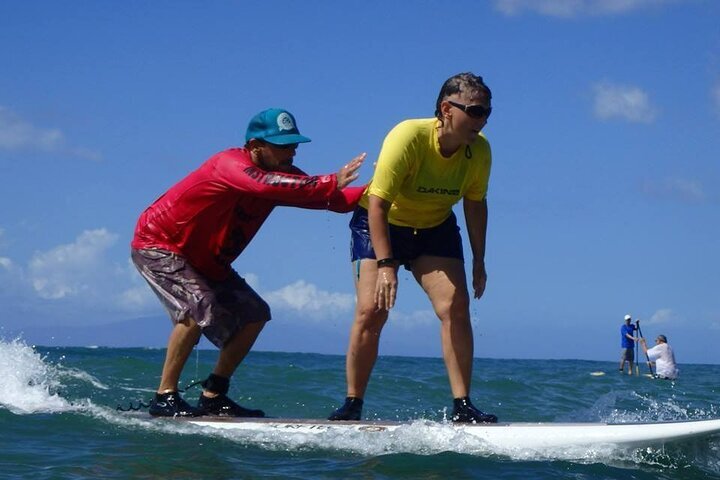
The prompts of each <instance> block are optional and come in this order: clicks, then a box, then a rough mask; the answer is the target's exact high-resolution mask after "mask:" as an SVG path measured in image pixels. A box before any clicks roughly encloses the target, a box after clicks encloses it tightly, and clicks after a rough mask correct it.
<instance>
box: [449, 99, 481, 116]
mask: <svg viewBox="0 0 720 480" xmlns="http://www.w3.org/2000/svg"><path fill="white" fill-rule="evenodd" d="M447 102H448V103H449V104H450V105H452V106H453V107H457V108H459V109H460V110H462V111H463V112H465V113H467V114H468V115H469V116H471V117H472V118H487V117H489V116H490V114H491V113H492V107H485V106H483V105H463V104H462V103H457V102H453V101H452V100H448V101H447Z"/></svg>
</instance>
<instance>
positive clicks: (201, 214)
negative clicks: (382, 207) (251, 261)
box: [131, 148, 365, 281]
mask: <svg viewBox="0 0 720 480" xmlns="http://www.w3.org/2000/svg"><path fill="white" fill-rule="evenodd" d="M292 169H293V170H294V172H293V173H292V174H287V173H279V172H268V171H266V170H262V169H261V168H258V167H257V166H256V165H255V164H254V163H253V162H252V160H251V157H250V153H249V152H248V151H247V150H245V149H244V148H231V149H229V150H225V151H223V152H220V153H218V154H216V155H214V156H213V157H211V158H210V159H209V160H207V161H206V162H205V163H203V164H202V165H201V166H200V168H198V169H197V170H195V171H194V172H192V173H190V174H189V175H188V176H187V177H185V178H184V179H182V180H181V181H180V182H178V183H177V184H176V185H174V186H173V187H171V188H170V190H168V191H167V192H165V194H164V195H162V196H161V197H160V198H158V199H157V200H155V202H154V203H153V204H152V205H150V206H149V207H148V208H147V209H146V210H145V211H144V212H143V213H142V215H141V216H140V219H139V220H138V223H137V226H136V227H135V236H134V238H133V240H132V243H131V246H132V248H135V249H146V248H160V249H164V250H169V251H171V252H174V253H177V254H179V255H182V256H183V257H185V258H186V259H187V260H188V262H190V264H191V265H192V266H193V267H195V268H196V269H197V270H198V271H199V272H201V273H202V274H204V275H206V276H207V277H208V278H210V279H212V280H217V281H220V280H223V279H225V278H226V277H227V276H228V274H229V273H230V271H231V266H230V264H231V263H232V262H233V261H234V260H235V259H236V258H237V257H238V256H239V255H240V254H241V253H242V251H243V250H245V247H247V245H248V244H249V243H250V241H251V240H252V238H253V237H254V236H255V234H256V233H257V231H258V230H259V229H260V227H261V226H262V224H263V222H264V221H265V219H266V218H267V217H268V215H270V212H272V210H273V208H275V207H276V206H278V205H287V206H294V207H302V208H313V209H328V210H332V211H334V212H350V211H352V210H353V209H354V208H355V205H356V204H357V202H358V200H359V199H360V196H361V195H362V193H363V190H364V188H365V187H349V188H345V189H343V190H338V189H337V177H336V175H335V174H331V175H318V176H308V175H307V174H306V173H304V172H303V171H302V170H300V169H298V168H296V167H292Z"/></svg>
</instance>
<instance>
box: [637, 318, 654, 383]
mask: <svg viewBox="0 0 720 480" xmlns="http://www.w3.org/2000/svg"><path fill="white" fill-rule="evenodd" d="M635 325H636V327H637V331H638V335H639V336H640V338H643V334H642V330H641V329H640V320H637V321H635ZM638 343H639V342H638ZM643 351H644V352H645V359H646V360H647V365H648V368H649V369H650V375H652V376H653V377H655V372H653V369H652V363H650V357H649V356H648V354H647V350H645V349H644V348H643Z"/></svg>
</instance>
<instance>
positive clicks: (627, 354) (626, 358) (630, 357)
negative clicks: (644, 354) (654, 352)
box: [620, 348, 635, 362]
mask: <svg viewBox="0 0 720 480" xmlns="http://www.w3.org/2000/svg"><path fill="white" fill-rule="evenodd" d="M620 361H621V362H634V361H635V349H634V348H623V349H622V351H621V352H620Z"/></svg>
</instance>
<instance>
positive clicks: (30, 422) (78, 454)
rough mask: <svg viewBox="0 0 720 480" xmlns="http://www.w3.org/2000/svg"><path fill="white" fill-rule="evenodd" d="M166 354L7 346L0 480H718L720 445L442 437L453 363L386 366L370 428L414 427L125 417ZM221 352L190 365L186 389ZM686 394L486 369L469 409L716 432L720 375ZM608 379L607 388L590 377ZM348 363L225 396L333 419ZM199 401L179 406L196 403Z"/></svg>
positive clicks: (602, 365)
mask: <svg viewBox="0 0 720 480" xmlns="http://www.w3.org/2000/svg"><path fill="white" fill-rule="evenodd" d="M163 358H164V350H158V349H139V348H138V349H114V348H55V347H53V348H45V347H42V346H30V345H27V344H25V343H24V342H23V341H21V340H0V379H2V385H1V386H2V388H0V479H9V478H12V479H15V478H32V479H33V480H40V479H98V478H112V479H131V478H132V479H155V478H158V479H159V478H162V479H211V478H212V479H220V478H222V479H246V478H247V479H253V478H278V479H310V478H333V479H336V478H337V479H341V478H342V479H345V478H358V479H399V478H402V479H450V478H453V479H462V478H469V479H473V478H478V479H565V478H568V479H583V480H589V479H625V478H627V479H658V478H659V479H710V478H719V479H720V437H709V438H706V439H703V440H693V441H688V442H683V443H678V444H672V445H666V446H664V447H656V448H650V449H647V448H644V449H620V448H610V447H608V448H603V449H591V450H589V449H583V448H574V449H547V450H542V451H527V450H521V449H518V450H513V449H510V450H505V451H497V450H493V448H491V447H490V446H488V445H486V444H483V442H482V441H480V440H476V439H473V438H465V437H464V436H463V435H460V434H457V433H456V432H454V431H453V429H452V427H450V426H448V427H447V428H445V429H442V428H441V429H438V428H434V429H428V428H427V426H426V423H425V422H424V421H433V422H443V421H444V420H445V419H446V417H447V415H448V414H449V408H450V404H451V400H450V397H449V387H448V385H447V378H446V375H445V370H444V366H443V363H442V361H441V360H440V359H434V358H411V357H381V358H380V359H379V360H378V363H377V365H376V368H375V372H374V376H373V378H372V381H371V385H370V388H369V390H368V394H367V397H366V407H365V412H364V413H365V417H366V418H374V419H386V420H389V419H392V420H395V419H399V420H419V419H423V420H424V421H418V422H415V423H413V424H412V425H411V426H410V427H409V428H407V429H404V431H403V433H402V435H397V434H392V433H389V432H381V433H367V432H359V433H356V434H339V433H335V432H324V433H321V434H314V435H303V434H295V433H288V432H277V431H271V430H268V431H267V432H262V431H261V432H244V433H238V432H222V431H215V430H212V429H207V428H201V427H195V426H192V425H185V424H181V423H175V422H171V421H164V420H153V419H151V418H149V417H148V416H145V415H141V414H139V413H125V412H119V411H117V410H116V406H117V405H124V406H127V405H128V404H129V403H130V402H133V403H135V404H137V402H138V401H139V400H144V401H147V400H148V399H149V398H150V397H151V395H152V393H153V391H154V389H155V387H156V384H157V381H158V377H159V373H160V368H161V365H162V361H163ZM216 358H217V352H216V351H213V350H201V351H197V352H195V353H194V354H193V355H192V357H191V359H190V361H189V362H188V365H187V367H186V369H185V372H184V376H183V379H182V381H183V384H188V383H190V382H192V381H194V380H196V379H201V378H204V377H205V376H206V375H207V374H208V373H209V371H210V370H211V368H212V366H213V364H214V361H215V359H216ZM681 368H682V370H681V378H680V379H679V380H678V381H676V382H669V381H659V380H652V379H649V378H647V377H645V376H632V377H630V376H627V375H621V374H620V373H619V372H618V371H617V365H616V364H615V362H591V361H579V360H552V361H551V360H497V359H482V358H479V359H476V360H475V370H474V378H473V399H474V401H475V403H476V404H477V405H478V406H479V407H481V408H483V409H485V410H487V411H490V412H493V413H495V414H497V415H498V416H499V417H500V420H501V421H513V422H539V421H542V422H566V421H581V422H596V421H607V422H615V423H626V422H636V421H667V420H686V419H707V418H718V417H720V397H719V396H718V385H720V366H717V365H682V366H681ZM593 372H605V374H604V375H591V373H593ZM344 390H345V382H344V357H342V356H332V355H314V354H297V353H270V352H252V353H251V354H250V355H249V356H248V358H247V359H246V361H245V362H244V364H243V365H242V366H241V367H240V369H239V370H238V372H237V373H236V375H235V377H234V379H233V382H232V384H231V394H232V396H233V397H234V398H236V399H237V400H238V401H239V402H240V403H242V404H243V405H247V406H251V407H259V408H263V409H264V410H265V411H266V413H267V414H268V415H272V416H278V417H295V418H324V417H326V416H327V415H328V414H329V413H330V412H331V411H332V409H333V408H335V407H336V406H338V404H339V403H340V402H341V400H342V399H343V397H344ZM199 393H200V390H199V389H197V388H195V389H191V390H189V391H188V392H187V393H186V394H185V395H186V397H187V398H188V400H190V401H193V402H194V401H195V400H196V398H197V395H198V394H199Z"/></svg>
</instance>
